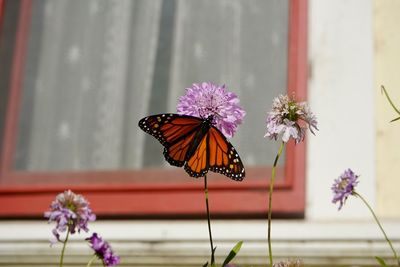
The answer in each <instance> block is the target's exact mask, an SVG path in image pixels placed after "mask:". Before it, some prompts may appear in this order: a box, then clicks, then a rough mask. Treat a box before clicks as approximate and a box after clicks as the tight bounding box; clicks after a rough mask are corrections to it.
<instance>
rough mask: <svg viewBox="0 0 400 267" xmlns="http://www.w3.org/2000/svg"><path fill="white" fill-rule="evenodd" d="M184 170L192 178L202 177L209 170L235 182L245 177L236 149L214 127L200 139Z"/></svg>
mask: <svg viewBox="0 0 400 267" xmlns="http://www.w3.org/2000/svg"><path fill="white" fill-rule="evenodd" d="M185 170H186V172H187V173H188V174H189V175H190V176H193V177H199V176H204V175H205V174H206V173H207V171H208V170H211V171H213V172H217V173H220V174H223V175H226V176H228V177H229V178H231V179H233V180H236V181H242V180H243V178H244V177H245V175H246V174H245V170H244V166H243V163H242V161H241V159H240V157H239V154H238V153H237V151H236V149H235V148H234V147H233V146H232V144H231V143H230V142H229V141H228V140H227V139H226V137H225V136H224V135H223V134H222V133H221V132H220V131H219V130H218V129H216V128H215V127H211V128H210V129H209V131H208V132H207V134H205V135H204V137H203V138H202V139H201V141H200V142H199V145H198V147H197V149H196V150H195V152H194V153H193V155H192V156H191V157H190V158H189V159H188V161H187V163H186V164H185Z"/></svg>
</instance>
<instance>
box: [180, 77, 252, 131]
mask: <svg viewBox="0 0 400 267" xmlns="http://www.w3.org/2000/svg"><path fill="white" fill-rule="evenodd" d="M177 111H178V113H179V114H184V115H190V116H195V117H199V118H207V117H209V116H213V122H212V123H213V125H214V126H215V127H217V128H218V129H219V130H220V131H221V132H222V133H223V134H224V135H225V136H226V137H232V136H233V135H234V133H235V131H236V128H237V126H238V125H239V124H240V123H242V121H243V117H244V115H246V112H245V111H244V110H243V109H242V108H241V107H240V106H239V98H238V97H237V96H236V94H234V93H232V92H229V91H227V90H226V89H225V85H223V86H218V85H215V84H213V83H211V82H203V83H201V84H196V83H194V84H193V85H192V87H189V88H186V94H185V95H184V96H181V97H180V98H179V103H178V105H177Z"/></svg>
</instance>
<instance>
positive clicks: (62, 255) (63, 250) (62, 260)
mask: <svg viewBox="0 0 400 267" xmlns="http://www.w3.org/2000/svg"><path fill="white" fill-rule="evenodd" d="M68 237H69V227H68V229H67V236H66V237H65V240H64V242H63V243H64V245H63V248H62V250H61V257H60V267H62V266H63V263H64V252H65V247H66V246H67V242H68Z"/></svg>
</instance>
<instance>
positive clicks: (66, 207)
mask: <svg viewBox="0 0 400 267" xmlns="http://www.w3.org/2000/svg"><path fill="white" fill-rule="evenodd" d="M44 217H45V218H48V219H49V222H51V221H54V222H56V223H57V225H56V227H55V228H54V229H53V231H52V232H53V235H54V236H55V237H56V238H57V240H58V241H60V233H62V232H65V231H69V232H70V233H71V234H74V233H75V232H76V231H78V233H79V232H80V231H81V230H84V231H85V232H87V231H89V229H88V227H87V224H88V222H89V221H94V220H96V215H95V214H93V213H92V210H91V209H90V208H89V203H88V202H87V201H86V199H85V198H84V197H83V196H81V195H77V194H75V193H73V192H72V191H71V190H67V191H65V192H64V193H60V194H58V195H57V197H56V199H55V200H54V201H53V202H52V203H51V205H50V211H47V212H45V213H44Z"/></svg>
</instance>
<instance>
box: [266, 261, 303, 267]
mask: <svg viewBox="0 0 400 267" xmlns="http://www.w3.org/2000/svg"><path fill="white" fill-rule="evenodd" d="M302 266H303V262H302V261H301V260H299V259H288V260H284V261H280V262H277V263H274V265H273V267H302Z"/></svg>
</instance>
